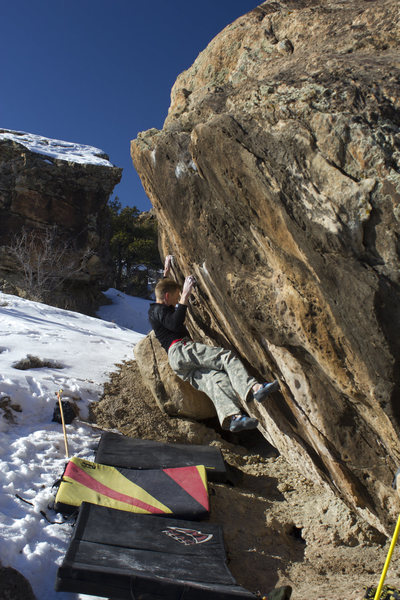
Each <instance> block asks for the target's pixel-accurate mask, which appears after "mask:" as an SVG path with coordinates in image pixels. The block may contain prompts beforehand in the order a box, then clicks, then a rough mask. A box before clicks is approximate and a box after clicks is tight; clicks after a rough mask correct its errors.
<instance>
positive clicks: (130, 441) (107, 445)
mask: <svg viewBox="0 0 400 600" xmlns="http://www.w3.org/2000/svg"><path fill="white" fill-rule="evenodd" d="M95 460H96V462H98V463H101V464H103V465H113V466H115V467H126V468H128V469H163V468H166V467H186V466H190V465H204V466H205V468H206V470H207V478H208V480H209V481H217V482H220V483H223V482H225V481H226V480H227V471H226V465H225V462H224V459H223V457H222V454H221V450H220V449H219V448H215V447H213V446H200V445H195V444H167V443H164V442H156V441H154V440H141V439H136V438H129V437H127V436H125V435H120V434H118V433H112V432H108V431H107V432H104V433H103V434H102V435H101V438H100V442H99V446H98V448H97V452H96V458H95Z"/></svg>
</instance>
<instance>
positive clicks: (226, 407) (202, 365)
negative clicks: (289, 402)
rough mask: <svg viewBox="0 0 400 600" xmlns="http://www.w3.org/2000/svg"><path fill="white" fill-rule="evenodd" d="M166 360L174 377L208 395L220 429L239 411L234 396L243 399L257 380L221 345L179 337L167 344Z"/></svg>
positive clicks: (225, 426) (227, 425) (227, 424)
mask: <svg viewBox="0 0 400 600" xmlns="http://www.w3.org/2000/svg"><path fill="white" fill-rule="evenodd" d="M168 361H169V364H170V365H171V368H172V370H173V371H175V373H176V374H177V375H178V377H180V378H181V379H184V380H185V381H189V383H191V384H192V386H193V387H194V388H196V389H197V390H201V391H202V392H205V393H206V394H207V396H209V397H210V399H211V400H212V402H213V404H214V406H215V410H216V411H217V415H218V419H219V422H220V424H221V427H222V428H223V429H229V422H230V418H229V417H231V416H232V415H236V414H238V413H240V412H241V409H240V405H239V402H238V397H239V398H241V399H242V400H243V401H246V399H247V396H248V394H249V392H250V390H251V388H252V387H253V385H254V384H255V383H257V380H256V379H254V377H250V375H249V374H248V373H247V371H246V369H245V368H244V366H243V364H242V363H241V361H240V360H239V359H238V358H237V357H236V356H235V355H234V354H233V352H231V351H230V350H225V349H224V348H218V347H215V346H206V345H205V344H200V343H198V342H192V341H190V340H181V341H179V342H175V343H174V344H172V346H170V348H169V351H168Z"/></svg>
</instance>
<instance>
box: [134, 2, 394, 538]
mask: <svg viewBox="0 0 400 600" xmlns="http://www.w3.org/2000/svg"><path fill="white" fill-rule="evenodd" d="M399 25H400V17H399V4H398V2H397V1H396V0H352V1H350V2H343V1H339V0H332V1H331V0H324V1H322V0H295V1H294V0H293V1H291V0H289V1H286V2H272V1H271V2H264V3H263V4H261V5H260V6H259V7H257V8H255V9H254V10H253V11H251V12H250V13H248V14H246V15H244V16H243V17H241V18H239V19H238V20H237V21H235V22H234V23H233V24H232V25H230V26H228V27H227V28H226V29H225V30H224V31H222V32H221V33H220V34H219V35H218V36H217V37H216V38H215V39H214V40H213V41H212V42H211V43H210V44H209V46H208V47H207V48H206V49H205V50H204V51H203V52H202V53H201V54H200V55H199V57H198V58H197V60H196V61H195V63H194V64H193V66H192V67H191V68H189V69H188V70H187V71H185V72H184V73H182V74H181V75H180V76H179V78H178V80H177V82H176V84H175V85H174V88H173V90H172V96H171V106H170V109H169V113H168V117H167V119H166V121H165V124H164V128H163V130H162V131H158V130H156V129H151V130H149V131H146V132H143V133H141V134H139V136H138V138H137V139H136V140H134V141H133V142H132V157H133V162H134V165H135V167H136V169H137V171H138V172H139V175H140V177H141V180H142V182H143V185H144V187H145V189H146V192H147V194H148V196H149V198H150V199H151V201H152V203H153V206H154V208H155V210H156V213H157V217H158V220H159V227H160V232H161V248H162V252H163V253H164V254H166V253H173V254H175V256H176V263H177V271H178V275H179V277H182V276H183V275H187V274H189V273H194V274H195V275H196V277H197V279H198V282H199V286H198V292H197V299H198V302H197V303H196V304H195V305H194V306H193V307H192V310H191V313H192V315H193V316H192V320H191V331H192V332H193V333H194V334H195V335H196V336H197V337H200V338H202V339H203V340H206V341H207V340H210V341H212V342H215V343H218V344H223V345H225V346H231V347H234V348H235V349H236V350H237V351H238V352H239V353H240V355H241V356H242V357H243V358H244V359H245V360H246V361H247V362H248V363H249V364H251V365H252V366H253V372H254V373H255V374H256V375H258V376H259V377H260V379H271V378H272V377H277V378H279V380H280V382H281V386H282V393H281V394H275V397H274V398H273V399H272V400H271V401H269V402H268V403H264V405H263V406H262V407H258V406H257V407H256V406H254V405H251V404H250V406H249V407H248V411H249V413H250V414H252V415H253V416H257V417H258V418H259V419H260V422H261V431H262V432H263V434H264V436H265V438H266V439H267V440H269V441H270V442H271V443H272V444H273V445H274V446H276V448H278V450H279V451H280V452H281V453H283V454H284V455H285V456H286V457H287V458H288V459H289V460H290V462H291V463H292V464H294V465H296V466H297V467H298V468H299V469H300V470H301V471H302V472H303V473H304V474H305V475H307V476H308V477H310V478H312V479H315V480H320V481H324V482H326V483H327V484H328V485H330V486H331V487H332V488H333V489H335V490H337V492H338V493H339V494H340V495H341V496H342V497H343V498H344V499H345V500H346V501H347V502H348V503H349V504H350V505H352V506H353V507H355V508H356V509H357V510H358V511H359V513H360V514H361V515H363V516H364V517H365V518H366V519H367V520H368V521H369V522H370V523H371V524H374V525H375V526H376V527H378V528H380V529H381V530H383V531H385V530H386V531H388V530H389V531H390V530H391V529H388V525H390V527H391V526H392V523H393V519H394V518H395V517H397V514H398V508H399V507H398V504H397V500H396V499H395V497H394V496H393V492H392V490H391V481H392V476H393V473H394V472H395V470H396V467H397V465H398V464H399V462H400V444H399V437H398V434H399V425H400V415H399V400H400V389H399V384H400V370H399V361H400V352H399V350H400V273H399V253H400V237H399V236H400V205H399V201H400V160H399V159H400V129H399V126H400V100H399V98H400V93H399V92H400V85H399V84H400V60H399V57H400V53H399V37H400V26H399Z"/></svg>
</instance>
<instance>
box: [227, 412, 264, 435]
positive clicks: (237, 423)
mask: <svg viewBox="0 0 400 600" xmlns="http://www.w3.org/2000/svg"><path fill="white" fill-rule="evenodd" d="M257 425H258V421H257V419H252V418H251V417H247V416H246V415H238V416H233V417H232V419H231V422H230V425H229V431H233V432H235V433H236V432H237V431H244V430H245V429H256V428H257Z"/></svg>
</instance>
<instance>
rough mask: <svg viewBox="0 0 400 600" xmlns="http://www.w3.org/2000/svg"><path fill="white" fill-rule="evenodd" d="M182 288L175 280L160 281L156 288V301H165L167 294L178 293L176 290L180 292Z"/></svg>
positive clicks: (166, 278)
mask: <svg viewBox="0 0 400 600" xmlns="http://www.w3.org/2000/svg"><path fill="white" fill-rule="evenodd" d="M180 289H181V286H180V285H179V283H177V282H176V281H174V280H173V279H168V277H165V278H164V279H160V281H159V282H158V283H157V285H156V288H155V290H154V291H155V294H156V300H164V298H165V294H166V293H167V292H168V293H169V294H170V293H171V292H176V290H180Z"/></svg>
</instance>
